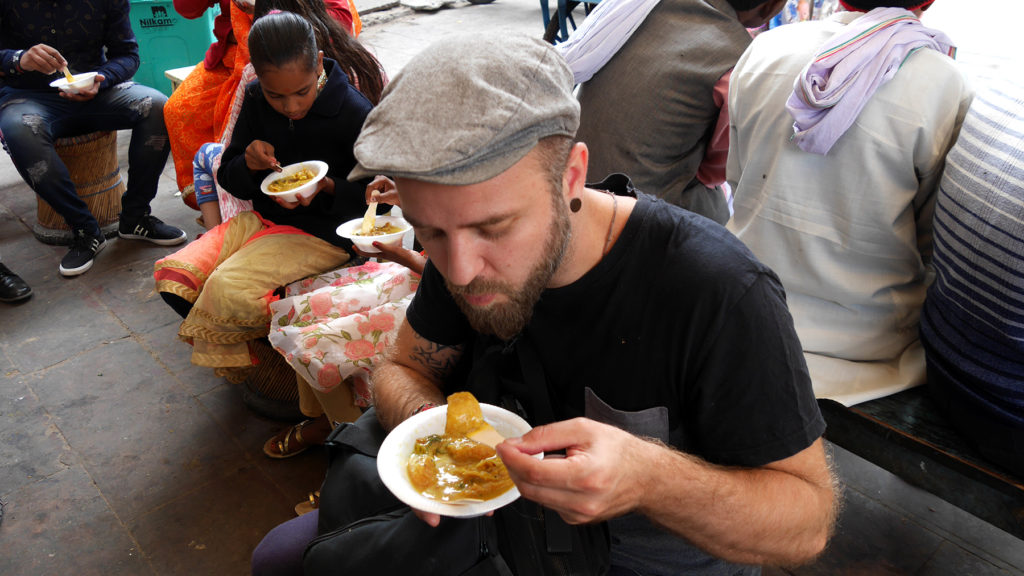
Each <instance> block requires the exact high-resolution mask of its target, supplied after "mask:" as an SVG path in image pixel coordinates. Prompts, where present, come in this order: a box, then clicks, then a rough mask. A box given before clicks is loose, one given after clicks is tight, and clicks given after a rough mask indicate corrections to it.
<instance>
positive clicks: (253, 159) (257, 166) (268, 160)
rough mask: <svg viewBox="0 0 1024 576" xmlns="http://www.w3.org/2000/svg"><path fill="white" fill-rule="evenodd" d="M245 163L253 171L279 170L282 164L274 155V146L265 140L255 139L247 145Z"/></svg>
mask: <svg viewBox="0 0 1024 576" xmlns="http://www.w3.org/2000/svg"><path fill="white" fill-rule="evenodd" d="M245 165H246V166H247V167H248V168H249V170H252V171H253V172H259V171H261V170H279V169H280V166H281V164H280V163H279V162H278V161H277V158H275V157H274V147H273V146H272V145H271V144H270V143H269V142H264V141H263V140H253V141H252V142H250V143H249V145H248V146H246V147H245Z"/></svg>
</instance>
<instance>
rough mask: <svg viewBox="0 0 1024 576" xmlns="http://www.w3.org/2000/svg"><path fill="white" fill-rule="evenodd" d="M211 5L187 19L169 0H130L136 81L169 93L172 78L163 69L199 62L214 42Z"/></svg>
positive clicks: (214, 13) (215, 9)
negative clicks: (135, 44) (136, 54)
mask: <svg viewBox="0 0 1024 576" xmlns="http://www.w3.org/2000/svg"><path fill="white" fill-rule="evenodd" d="M218 14H220V7H219V6H214V7H213V8H210V9H209V10H207V11H206V13H205V14H203V15H202V16H201V17H200V18H196V19H195V20H189V19H188V18H185V17H184V16H182V15H181V14H178V13H177V12H176V11H175V10H174V3H173V2H172V1H171V0H131V1H130V14H129V16H130V18H131V21H132V30H134V31H135V37H136V38H137V39H138V41H139V59H140V62H139V70H138V72H136V73H135V81H136V82H138V83H139V84H145V85H146V86H152V87H153V88H156V89H157V90H159V91H161V92H163V93H164V94H166V95H168V96H170V94H171V81H170V80H168V79H167V77H166V76H164V71H165V70H170V69H172V68H181V67H182V66H191V65H193V64H198V63H200V62H202V60H203V58H204V57H205V56H206V50H207V49H208V48H209V47H210V44H212V43H213V42H214V36H213V19H214V18H216V17H217V15H218Z"/></svg>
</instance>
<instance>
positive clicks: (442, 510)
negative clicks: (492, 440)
mask: <svg viewBox="0 0 1024 576" xmlns="http://www.w3.org/2000/svg"><path fill="white" fill-rule="evenodd" d="M480 410H481V412H483V415H484V420H486V421H487V422H488V423H489V424H490V425H491V426H494V429H495V430H497V431H498V433H500V434H501V435H502V436H504V437H505V438H514V437H518V436H522V435H523V434H526V433H527V432H529V431H530V425H529V424H528V423H527V422H526V420H523V419H522V418H520V417H519V416H518V415H516V414H513V413H512V412H509V411H508V410H505V409H504V408H499V407H498V406H492V405H491V404H480ZM447 418H448V406H447V405H445V406H438V407H437V408H431V409H430V410H426V411H423V412H420V413H419V414H416V415H415V416H411V417H410V418H408V419H406V420H405V421H404V422H402V423H401V424H399V425H398V426H396V427H395V429H394V430H392V431H391V433H390V434H388V436H387V438H385V439H384V442H383V443H382V444H381V446H380V450H379V451H378V452H377V473H378V474H380V479H381V480H382V481H383V482H384V485H385V486H387V487H388V490H391V493H392V494H394V495H395V497H396V498H398V499H399V500H401V501H402V502H405V503H406V504H408V505H409V506H411V507H412V508H414V509H416V510H422V511H424V512H430V513H433V514H440V515H441V516H452V517H456V518H468V517H471V516H481V515H483V514H486V513H488V512H490V511H491V510H497V509H498V508H501V507H502V506H504V505H506V504H508V503H510V502H513V501H515V500H516V499H517V498H519V490H518V489H517V488H516V487H515V486H513V487H512V488H510V489H509V490H508V491H507V492H504V493H502V494H499V495H498V496H495V497H494V498H491V499H490V500H484V501H483V502H477V501H473V502H466V503H463V504H459V503H457V502H456V503H450V502H443V501H441V500H435V499H433V498H428V497H427V496H424V495H423V494H420V493H419V491H417V490H416V489H415V488H413V485H412V483H411V482H410V481H409V474H408V472H407V467H406V464H407V463H408V462H409V456H410V455H411V454H412V449H413V446H414V445H415V444H416V439H417V438H422V437H424V436H428V435H430V434H444V425H445V420H446V419H447ZM535 457H536V458H538V459H541V458H544V454H543V453H541V454H536V455H535Z"/></svg>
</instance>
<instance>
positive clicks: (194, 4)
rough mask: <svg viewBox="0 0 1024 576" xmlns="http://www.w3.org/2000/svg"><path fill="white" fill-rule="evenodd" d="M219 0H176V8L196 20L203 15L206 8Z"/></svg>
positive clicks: (183, 14)
mask: <svg viewBox="0 0 1024 576" xmlns="http://www.w3.org/2000/svg"><path fill="white" fill-rule="evenodd" d="M218 1H219V0H174V10H175V11H176V12H177V13H178V14H181V15H182V16H184V17H185V18H188V19H190V20H194V19H196V18H199V17H200V16H202V15H203V14H204V13H205V12H206V10H207V9H208V8H210V7H212V6H214V5H216V4H217V2H218Z"/></svg>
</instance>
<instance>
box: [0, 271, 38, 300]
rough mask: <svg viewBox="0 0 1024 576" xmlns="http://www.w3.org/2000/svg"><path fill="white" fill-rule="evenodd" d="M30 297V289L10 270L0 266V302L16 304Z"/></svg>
mask: <svg viewBox="0 0 1024 576" xmlns="http://www.w3.org/2000/svg"><path fill="white" fill-rule="evenodd" d="M31 295H32V289H31V288H29V287H28V284H26V283H25V281H24V280H22V279H21V276H18V275H17V274H15V273H14V272H11V270H10V268H8V267H7V266H4V265H3V264H0V302H17V301H19V300H24V299H25V298H28V297H29V296H31Z"/></svg>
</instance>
